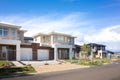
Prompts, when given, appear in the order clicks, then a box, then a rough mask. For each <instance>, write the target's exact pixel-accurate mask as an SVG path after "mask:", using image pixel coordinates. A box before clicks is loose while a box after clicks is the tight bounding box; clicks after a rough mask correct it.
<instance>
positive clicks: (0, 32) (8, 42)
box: [0, 23, 26, 60]
mask: <svg viewBox="0 0 120 80" xmlns="http://www.w3.org/2000/svg"><path fill="white" fill-rule="evenodd" d="M20 28H21V26H16V25H10V24H4V23H0V60H20V44H21V42H24V32H26V31H25V30H21V29H20Z"/></svg>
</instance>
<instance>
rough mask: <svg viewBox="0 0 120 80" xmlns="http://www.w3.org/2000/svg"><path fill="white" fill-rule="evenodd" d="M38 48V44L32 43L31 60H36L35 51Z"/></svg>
mask: <svg viewBox="0 0 120 80" xmlns="http://www.w3.org/2000/svg"><path fill="white" fill-rule="evenodd" d="M38 48H39V44H38V43H32V51H33V54H32V55H33V56H32V57H33V60H37V49H38Z"/></svg>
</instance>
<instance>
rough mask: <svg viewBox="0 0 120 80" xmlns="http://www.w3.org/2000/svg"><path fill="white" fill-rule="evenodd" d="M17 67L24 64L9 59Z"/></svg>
mask: <svg viewBox="0 0 120 80" xmlns="http://www.w3.org/2000/svg"><path fill="white" fill-rule="evenodd" d="M11 62H12V63H13V64H14V65H15V66H17V67H23V66H24V65H23V64H21V63H19V62H18V61H11Z"/></svg>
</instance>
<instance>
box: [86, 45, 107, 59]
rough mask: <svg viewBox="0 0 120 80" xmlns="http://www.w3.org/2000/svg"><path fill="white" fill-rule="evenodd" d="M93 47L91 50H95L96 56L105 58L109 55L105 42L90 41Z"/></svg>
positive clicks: (94, 55) (94, 54)
mask: <svg viewBox="0 0 120 80" xmlns="http://www.w3.org/2000/svg"><path fill="white" fill-rule="evenodd" d="M88 45H89V46H90V47H91V50H92V52H93V57H94V58H105V57H107V53H106V49H105V47H106V46H105V45H103V44H96V43H89V44H88Z"/></svg>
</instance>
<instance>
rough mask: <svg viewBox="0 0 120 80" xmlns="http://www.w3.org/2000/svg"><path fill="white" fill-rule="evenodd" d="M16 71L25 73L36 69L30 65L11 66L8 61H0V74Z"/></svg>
mask: <svg viewBox="0 0 120 80" xmlns="http://www.w3.org/2000/svg"><path fill="white" fill-rule="evenodd" d="M16 72H20V73H23V74H27V73H32V72H36V71H35V69H34V68H33V67H32V66H31V65H27V66H25V67H16V66H13V65H12V64H11V62H9V61H0V76H5V75H9V74H12V73H16Z"/></svg>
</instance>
